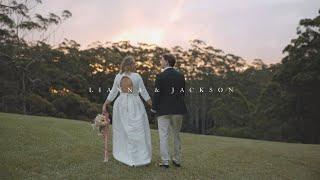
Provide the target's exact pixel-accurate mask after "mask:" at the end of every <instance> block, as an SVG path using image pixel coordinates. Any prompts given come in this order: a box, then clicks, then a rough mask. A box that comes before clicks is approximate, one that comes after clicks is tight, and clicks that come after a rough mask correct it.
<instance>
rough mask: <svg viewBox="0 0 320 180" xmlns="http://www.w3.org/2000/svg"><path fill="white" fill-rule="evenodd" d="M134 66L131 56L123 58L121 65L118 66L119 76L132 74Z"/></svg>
mask: <svg viewBox="0 0 320 180" xmlns="http://www.w3.org/2000/svg"><path fill="white" fill-rule="evenodd" d="M133 65H134V59H133V57H132V56H126V57H125V58H123V60H122V62H121V65H120V74H122V73H127V72H134V71H135V67H134V66H133Z"/></svg>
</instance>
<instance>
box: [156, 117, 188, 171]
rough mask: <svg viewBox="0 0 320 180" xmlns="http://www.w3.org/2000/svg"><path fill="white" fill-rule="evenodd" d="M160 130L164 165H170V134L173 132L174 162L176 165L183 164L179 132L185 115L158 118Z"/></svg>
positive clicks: (161, 153)
mask: <svg viewBox="0 0 320 180" xmlns="http://www.w3.org/2000/svg"><path fill="white" fill-rule="evenodd" d="M157 119H158V130H159V137H160V155H161V159H162V162H163V164H167V165H168V164H169V161H170V154H169V144H168V139H169V132H170V130H171V132H172V135H173V138H174V141H173V143H174V154H173V158H172V159H173V160H174V161H175V162H176V163H179V164H180V163H181V140H180V135H179V132H180V130H181V125H182V119H183V115H180V114H173V115H163V116H159V117H158V118H157Z"/></svg>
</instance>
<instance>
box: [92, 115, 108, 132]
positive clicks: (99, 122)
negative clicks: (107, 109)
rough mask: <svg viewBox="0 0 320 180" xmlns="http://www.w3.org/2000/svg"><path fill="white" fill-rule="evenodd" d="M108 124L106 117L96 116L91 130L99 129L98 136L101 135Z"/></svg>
mask: <svg viewBox="0 0 320 180" xmlns="http://www.w3.org/2000/svg"><path fill="white" fill-rule="evenodd" d="M109 123H110V120H109V118H108V117H107V116H105V115H102V114H98V115H97V116H96V117H95V118H94V122H93V124H92V127H93V128H98V129H99V135H102V133H103V128H105V127H106V126H107V125H108V124H109Z"/></svg>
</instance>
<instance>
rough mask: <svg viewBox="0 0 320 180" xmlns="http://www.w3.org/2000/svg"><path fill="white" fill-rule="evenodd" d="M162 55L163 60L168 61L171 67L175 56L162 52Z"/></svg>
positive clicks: (174, 61)
mask: <svg viewBox="0 0 320 180" xmlns="http://www.w3.org/2000/svg"><path fill="white" fill-rule="evenodd" d="M162 57H163V59H164V60H165V61H167V62H168V64H169V66H171V67H173V66H174V64H175V63H176V58H175V57H174V55H172V54H170V53H167V54H164V55H163V56H162Z"/></svg>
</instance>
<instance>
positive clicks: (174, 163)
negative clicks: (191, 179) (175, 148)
mask: <svg viewBox="0 0 320 180" xmlns="http://www.w3.org/2000/svg"><path fill="white" fill-rule="evenodd" d="M172 163H173V165H174V166H176V167H181V164H180V163H176V162H175V161H172Z"/></svg>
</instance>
